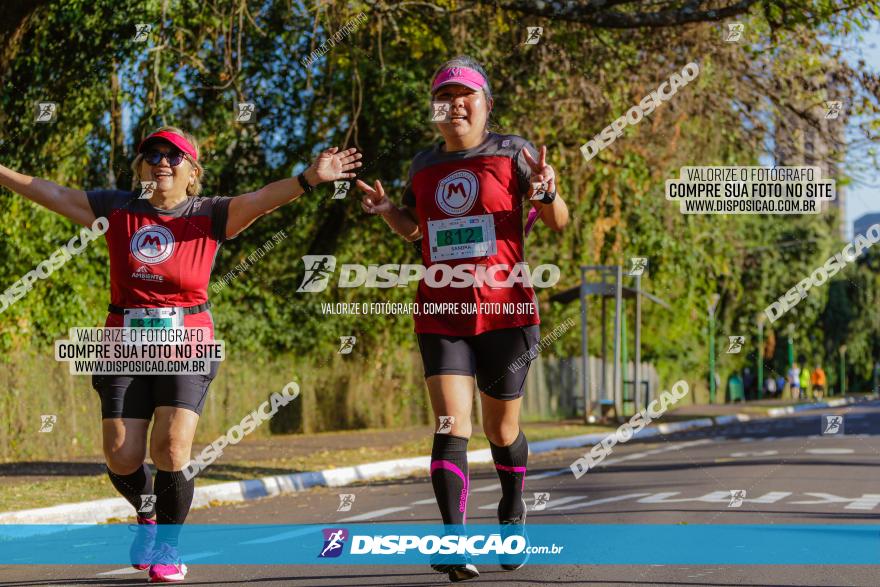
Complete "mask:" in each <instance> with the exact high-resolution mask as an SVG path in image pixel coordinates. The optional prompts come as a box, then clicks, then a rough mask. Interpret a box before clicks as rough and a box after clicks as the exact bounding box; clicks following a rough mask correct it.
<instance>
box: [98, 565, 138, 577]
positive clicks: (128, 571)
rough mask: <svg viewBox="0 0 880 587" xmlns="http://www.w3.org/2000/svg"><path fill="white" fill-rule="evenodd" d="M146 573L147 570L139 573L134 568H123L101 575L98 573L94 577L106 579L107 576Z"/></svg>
mask: <svg viewBox="0 0 880 587" xmlns="http://www.w3.org/2000/svg"><path fill="white" fill-rule="evenodd" d="M146 571H147V569H144V570H142V571H139V570H137V569H136V568H134V567H125V568H122V569H114V570H112V571H104V572H103V573H98V574H97V575H96V576H98V577H106V576H107V575H134V574H135V573H145V572H146Z"/></svg>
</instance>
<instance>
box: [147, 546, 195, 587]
mask: <svg viewBox="0 0 880 587" xmlns="http://www.w3.org/2000/svg"><path fill="white" fill-rule="evenodd" d="M184 577H186V565H185V564H183V563H182V562H180V555H178V554H177V549H176V548H174V547H173V546H171V545H170V544H163V545H162V547H161V548H160V549H159V550H157V551H156V553H155V554H154V556H153V564H152V565H150V583H180V582H181V581H183V579H184Z"/></svg>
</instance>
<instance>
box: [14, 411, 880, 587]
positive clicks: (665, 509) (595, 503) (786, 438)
mask: <svg viewBox="0 0 880 587" xmlns="http://www.w3.org/2000/svg"><path fill="white" fill-rule="evenodd" d="M826 414H838V415H840V414H842V415H843V416H844V430H843V433H838V434H827V435H823V434H821V433H820V432H821V429H822V415H826ZM583 452H584V449H579V450H566V451H557V452H553V453H547V454H543V455H538V456H535V457H533V458H532V460H531V462H530V463H529V477H528V480H527V482H526V495H527V502H529V503H530V504H531V505H532V507H534V497H533V496H534V493H549V500H548V501H547V503H546V505H545V506H544V509H542V510H540V511H531V512H530V514H529V523H530V524H541V523H552V524H569V523H570V524H680V523H688V524H771V523H772V524H827V525H834V524H871V523H877V521H878V519H880V468H878V464H880V458H878V457H880V402H877V401H874V402H869V403H862V404H858V405H857V406H851V407H847V408H839V409H827V410H822V411H810V412H803V413H801V414H798V415H793V416H790V417H784V418H777V419H773V420H762V421H759V422H745V423H739V424H734V425H730V426H725V427H718V428H713V429H711V430H699V431H694V432H686V433H679V434H674V435H668V436H666V437H663V438H659V439H656V440H653V441H652V442H635V441H633V442H630V443H627V444H625V445H618V446H617V447H615V449H614V452H613V454H612V455H611V456H610V457H609V459H607V460H606V462H605V466H603V467H602V468H600V469H597V470H594V471H591V472H590V473H588V474H587V475H585V476H584V477H582V478H581V479H575V478H574V477H573V475H572V474H571V472H570V470H569V469H568V465H569V463H571V462H572V461H573V460H574V459H575V458H577V457H578V456H580V455H581V454H582V453H583ZM471 487H472V493H471V497H470V503H469V512H468V514H469V515H468V521H469V522H470V523H494V521H495V520H494V515H495V507H496V504H497V500H498V496H499V489H498V485H497V478H496V477H495V473H494V470H492V469H490V468H487V467H485V466H481V467H475V468H473V469H472V471H471ZM731 490H745V492H746V493H745V499H744V500H743V501H742V504H741V505H740V506H739V507H731V505H730V504H731V501H730V491H731ZM340 493H349V494H354V495H355V500H354V502H353V504H352V508H351V510H350V511H348V512H338V511H337V509H338V507H339V503H340V498H339V494H340ZM437 517H438V515H437V510H436V505H435V504H434V501H433V498H432V491H431V486H430V483H429V482H428V481H427V479H425V478H418V477H416V478H411V479H405V480H400V481H390V482H382V483H369V484H365V485H361V486H354V487H346V488H335V489H327V488H320V489H315V490H310V491H307V492H302V493H298V494H294V495H288V496H282V497H276V498H269V499H264V500H260V501H252V502H247V503H243V504H236V505H228V506H219V507H214V508H209V509H204V510H198V511H194V512H192V514H191V515H190V518H189V521H190V522H193V523H201V524H208V523H222V524H236V523H247V524H278V523H283V524H305V523H320V524H327V525H331V526H332V525H338V524H344V523H350V522H357V521H371V522H376V523H410V522H422V523H435V522H436V521H437ZM208 558H210V557H208ZM208 558H206V559H205V562H208ZM198 563H199V561H197V560H193V561H190V562H189V564H190V572H189V576H188V579H187V582H186V583H187V584H192V585H240V584H245V583H249V584H254V585H259V586H265V587H268V586H276V585H303V586H306V585H309V586H312V585H442V584H448V581H447V579H446V577H445V576H444V575H438V574H436V573H433V572H431V570H430V569H429V568H421V567H415V566H343V565H339V566H332V567H328V566H259V567H258V566H231V565H227V566H222V565H207V564H198ZM480 572H481V573H482V575H481V577H480V579H478V580H476V581H472V582H471V583H474V584H476V583H488V584H503V585H716V586H727V585H816V586H822V587H832V586H845V585H846V586H856V585H865V586H876V585H880V567H878V566H868V565H834V566H830V565H827V566H823V565H790V566H782V565H740V566H736V565H709V566H700V565H692V566H684V565H614V566H609V565H577V566H575V565H566V566H548V565H533V566H526V567H524V568H523V569H520V570H518V571H514V572H504V571H502V570H501V569H500V568H499V567H497V566H493V565H485V566H483V567H482V568H480ZM145 581H146V572H132V569H123V568H112V567H90V566H66V567H61V566H57V567H17V566H5V567H0V585H136V584H143V583H144V582H145Z"/></svg>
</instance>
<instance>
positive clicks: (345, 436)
mask: <svg viewBox="0 0 880 587" xmlns="http://www.w3.org/2000/svg"><path fill="white" fill-rule="evenodd" d="M871 397H872V396H871ZM864 399H870V397H868V398H864V397H854V396H849V397H846V398H835V399H833V400H831V401H829V402H815V403H805V404H800V405H797V406H790V405H789V406H784V405H780V407H779V408H775V409H771V410H770V412H771V413H767V414H766V415H757V414H754V413H746V412H747V411H750V410H743V409H742V408H743V406H742V405H741V404H737V405H732V404H728V405H718V406H685V407H683V408H679V409H678V410H676V411H675V412H674V413H677V414H679V415H682V416H684V415H686V414H687V413H688V412H693V414H692V415H693V417H692V418H690V419H686V420H682V421H676V422H659V423H655V424H653V425H651V426H649V427H647V428H645V429H643V430H642V431H640V432H639V433H638V434H637V435H636V437H635V438H634V439H638V440H645V439H648V438H651V437H653V436H657V435H661V434H670V433H673V432H680V431H682V430H688V429H694V428H703V427H707V426H715V425H717V426H722V425H726V424H731V423H734V422H739V421H749V420H756V419H762V418H765V417H778V416H783V415H786V414H790V413H794V412H797V411H802V410H810V409H822V408H834V407H840V406H845V405H848V404H852V403H855V402H857V401H862V400H864ZM700 408H703V410H700ZM705 408H709V410H706V409H705ZM682 411H684V413H682ZM698 412H699V413H698ZM707 412H709V414H707ZM547 425H548V426H551V425H553V426H558V425H559V423H547ZM432 432H433V430H432V429H431V428H430V427H427V426H425V427H418V428H409V429H404V430H381V431H365V432H361V433H359V432H341V433H327V434H320V435H310V436H303V437H292V438H293V440H291V441H290V442H295V443H296V444H297V445H298V446H297V450H309V448H311V450H315V449H316V448H322V449H324V450H330V451H332V450H340V449H342V448H343V447H344V448H355V447H364V446H370V447H371V448H373V449H377V448H378V449H381V448H382V447H387V446H393V445H397V444H399V443H400V442H403V441H404V439H416V440H417V439H419V438H430V435H431V434H432ZM480 433H481V431H480V430H479V429H478V428H476V427H475V430H474V434H475V435H478V434H480ZM609 433H611V431H608V432H602V433H593V434H583V435H577V436H570V437H566V438H555V439H552V440H542V441H537V442H532V443H530V447H529V448H530V453H532V454H540V453H544V452H549V451H554V450H559V449H563V448H578V447H591V446H593V445H595V444H596V443H598V442H600V441H601V440H602V439H603V438H604V437H606V436H607V435H608V434H609ZM288 448H289V447H282V446H279V443H278V441H277V440H275V439H271V440H263V441H254V442H248V443H241V444H239V445H237V446H233V447H230V448H229V449H228V454H225V455H224V457H225V458H229V459H230V460H233V459H234V458H235V451H236V450H241V451H247V453H248V456H249V457H250V458H253V455H254V453H253V451H257V452H259V451H261V450H267V451H268V450H271V451H272V453H273V454H275V455H277V454H278V452H279V450H287V449H288ZM194 453H195V451H194ZM468 461H469V462H470V463H473V464H478V463H489V462H491V461H492V456H491V453H490V451H489V449H482V450H475V451H470V452H468ZM101 466H102V465H101ZM429 466H430V456H419V457H408V458H400V459H392V460H385V461H378V462H370V463H364V464H360V465H355V466H350V467H339V468H332V469H325V470H321V471H308V472H294V473H290V474H282V475H273V476H270V477H263V478H259V479H250V480H247V481H234V482H228V483H218V484H214V485H203V486H201V487H196V491H195V497H194V500H193V507H208V506H210V505H211V504H212V502H241V501H249V500H253V499H259V498H263V497H271V496H275V495H281V494H285V493H292V492H297V491H303V490H305V489H309V488H311V487H318V486H325V487H341V486H346V485H351V484H353V483H358V482H364V481H370V480H376V479H382V478H393V477H401V476H406V475H410V474H413V473H417V472H426V471H427V470H428V468H429ZM130 514H131V505H130V504H129V503H128V502H127V501H125V500H124V499H122V498H121V497H118V498H110V499H101V500H95V501H88V502H80V503H69V504H61V505H57V506H53V507H48V508H38V509H31V510H22V511H16V512H7V513H2V514H0V524H96V523H102V522H105V521H107V520H108V519H111V518H127V517H128V516H130Z"/></svg>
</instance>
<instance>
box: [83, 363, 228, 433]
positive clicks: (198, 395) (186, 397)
mask: <svg viewBox="0 0 880 587" xmlns="http://www.w3.org/2000/svg"><path fill="white" fill-rule="evenodd" d="M219 368H220V363H219V362H217V361H211V373H210V374H208V375H188V374H187V375H93V376H92V387H93V388H95V391H97V392H98V395H100V396H101V417H102V418H138V419H141V420H151V419H152V418H153V410H154V409H156V408H157V407H159V406H172V407H175V408H186V409H187V410H190V411H193V412H195V413H196V414H199V415H201V414H202V408H203V407H204V406H205V398H206V397H207V396H208V386H209V385H211V381H213V380H214V377H216V376H217V371H218V370H219Z"/></svg>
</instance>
